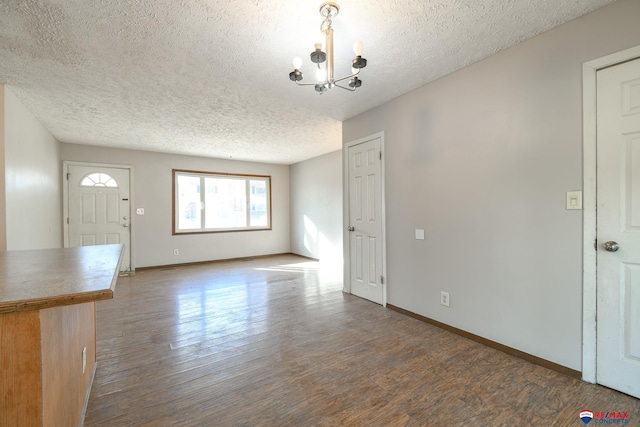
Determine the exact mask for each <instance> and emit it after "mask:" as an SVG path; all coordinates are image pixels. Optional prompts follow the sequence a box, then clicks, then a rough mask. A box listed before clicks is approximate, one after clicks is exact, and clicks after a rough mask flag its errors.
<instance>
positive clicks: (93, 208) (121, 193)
mask: <svg viewBox="0 0 640 427" xmlns="http://www.w3.org/2000/svg"><path fill="white" fill-rule="evenodd" d="M67 172H68V173H67V185H68V203H69V207H68V227H67V232H68V246H69V247H76V246H92V245H107V244H117V243H122V244H124V247H125V251H124V255H123V259H122V264H121V266H120V268H121V270H123V271H129V270H131V252H130V248H131V233H130V225H131V220H130V219H131V217H130V209H129V206H130V204H129V169H121V168H110V167H97V166H83V165H69V167H68V170H67Z"/></svg>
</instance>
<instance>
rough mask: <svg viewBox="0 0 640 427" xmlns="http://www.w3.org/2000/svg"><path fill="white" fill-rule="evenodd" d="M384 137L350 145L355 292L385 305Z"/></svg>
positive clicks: (351, 253)
mask: <svg viewBox="0 0 640 427" xmlns="http://www.w3.org/2000/svg"><path fill="white" fill-rule="evenodd" d="M381 152H382V151H381V140H380V138H379V137H378V138H374V139H372V140H369V141H365V142H361V143H359V144H356V145H352V146H348V148H347V161H348V166H347V175H348V177H347V182H348V186H349V187H348V204H349V205H348V210H349V213H348V222H349V223H348V230H349V231H348V239H349V244H348V246H349V281H350V289H351V293H352V294H354V295H357V296H359V297H362V298H366V299H368V300H371V301H373V302H375V303H378V304H383V301H384V298H383V295H384V294H383V283H382V281H383V278H382V274H383V254H382V253H383V249H384V248H383V231H382V230H383V227H382V162H381Z"/></svg>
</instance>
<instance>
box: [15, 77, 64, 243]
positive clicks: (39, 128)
mask: <svg viewBox="0 0 640 427" xmlns="http://www.w3.org/2000/svg"><path fill="white" fill-rule="evenodd" d="M4 114H5V133H4V149H5V153H4V154H5V191H6V195H5V200H6V230H7V231H6V232H7V249H8V250H16V249H46V248H59V247H61V246H62V191H61V188H62V187H61V181H62V179H61V166H60V143H59V142H58V141H56V139H55V138H54V137H53V135H51V133H50V132H49V131H48V130H47V129H46V128H45V127H44V126H43V125H42V124H41V123H40V122H39V121H38V120H37V119H36V118H35V116H34V115H33V114H31V112H30V111H29V110H27V108H26V107H25V106H24V105H23V104H22V102H21V101H20V100H19V99H18V98H17V97H16V96H15V95H14V94H13V93H12V92H11V90H10V89H9V88H8V87H5V90H4Z"/></svg>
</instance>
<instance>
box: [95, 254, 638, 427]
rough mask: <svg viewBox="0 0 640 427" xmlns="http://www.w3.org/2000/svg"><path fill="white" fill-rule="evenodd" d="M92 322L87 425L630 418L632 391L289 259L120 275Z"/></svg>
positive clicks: (305, 262) (495, 423) (312, 264)
mask: <svg viewBox="0 0 640 427" xmlns="http://www.w3.org/2000/svg"><path fill="white" fill-rule="evenodd" d="M327 277H328V278H327ZM97 319H98V343H97V344H98V352H97V353H98V360H99V364H98V369H97V372H96V377H95V379H94V384H93V388H92V391H91V396H90V400H89V406H88V409H87V416H86V419H85V426H87V427H91V426H109V427H118V426H185V427H193V426H302V425H304V426H307V425H314V426H414V425H415V426H457V425H460V426H462V425H465V426H468V425H470V426H491V427H493V426H527V425H536V426H538V425H562V426H564V425H566V426H571V425H582V422H581V421H580V420H579V412H580V410H582V409H584V408H591V409H592V410H594V411H595V410H604V411H606V410H614V409H615V410H621V411H628V412H629V413H630V414H633V419H632V420H631V423H630V424H629V425H634V424H633V423H636V425H638V424H640V402H639V401H638V400H637V399H634V398H632V397H629V396H626V395H624V394H621V393H618V392H615V391H612V390H610V389H607V388H604V387H600V386H596V385H591V384H586V383H583V382H581V381H579V380H576V379H574V378H570V377H567V376H564V375H562V374H559V373H558V372H554V371H551V370H549V369H546V368H543V367H541V366H538V365H534V364H532V363H530V362H527V361H525V360H522V359H519V358H516V357H513V356H510V355H508V354H506V353H502V352H500V351H498V350H496V349H493V348H489V347H486V346H484V345H483V344H480V343H477V342H475V341H471V340H469V339H466V338H463V337H460V336H458V335H455V334H453V333H450V332H447V331H445V330H443V329H440V328H437V327H435V326H432V325H429V324H426V323H424V322H421V321H418V320H416V319H414V318H412V317H409V316H405V315H403V314H401V313H398V312H396V311H392V310H387V309H384V308H382V307H380V306H378V305H375V304H373V303H370V302H368V301H365V300H362V299H360V298H356V297H352V296H350V295H346V294H343V293H342V283H341V279H340V277H337V278H336V277H335V275H333V276H331V275H329V276H327V275H326V274H325V273H324V272H323V271H322V269H320V267H319V264H318V263H316V262H310V261H309V260H308V259H305V258H301V257H297V256H292V255H279V256H274V257H268V258H260V259H255V260H249V261H242V260H234V261H229V262H216V263H212V264H198V265H191V266H180V267H174V268H171V269H150V270H144V271H143V272H140V273H137V274H135V275H132V276H129V277H122V278H120V280H119V282H118V286H117V289H116V292H115V298H114V299H113V300H111V301H104V302H99V303H97Z"/></svg>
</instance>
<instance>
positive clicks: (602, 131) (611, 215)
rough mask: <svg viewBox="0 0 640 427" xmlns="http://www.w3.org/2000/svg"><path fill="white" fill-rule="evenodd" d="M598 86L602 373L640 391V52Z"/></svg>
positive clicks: (617, 385)
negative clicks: (635, 57) (634, 58)
mask: <svg viewBox="0 0 640 427" xmlns="http://www.w3.org/2000/svg"><path fill="white" fill-rule="evenodd" d="M597 94H598V95H597V128H598V133H597V138H598V139H597V165H598V166H597V241H598V252H597V266H598V267H597V371H596V372H597V374H596V375H597V381H598V382H599V383H601V384H603V385H606V386H608V387H611V388H614V389H616V390H620V391H622V392H624V393H627V394H630V395H633V396H635V397H639V398H640V59H636V60H634V61H630V62H627V63H623V64H620V65H617V66H614V67H610V68H606V69H604V70H601V71H598V73H597ZM606 242H615V244H617V246H618V249H617V250H616V251H614V249H615V245H614V244H613V243H611V244H608V245H606Z"/></svg>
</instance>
